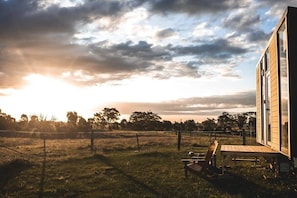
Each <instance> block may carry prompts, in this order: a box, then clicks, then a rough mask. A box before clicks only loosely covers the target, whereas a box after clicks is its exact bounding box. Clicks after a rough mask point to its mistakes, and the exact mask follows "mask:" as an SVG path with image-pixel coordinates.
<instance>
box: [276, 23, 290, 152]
mask: <svg viewBox="0 0 297 198" xmlns="http://www.w3.org/2000/svg"><path fill="white" fill-rule="evenodd" d="M278 58H279V60H278V62H279V74H280V82H279V83H280V101H281V102H280V116H281V119H280V120H281V127H280V129H281V134H280V138H281V151H282V152H284V153H288V134H289V128H288V120H289V111H288V105H289V104H288V98H289V91H288V63H287V34H286V24H285V23H283V24H282V26H281V27H280V29H279V31H278Z"/></svg>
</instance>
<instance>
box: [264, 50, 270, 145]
mask: <svg viewBox="0 0 297 198" xmlns="http://www.w3.org/2000/svg"><path fill="white" fill-rule="evenodd" d="M265 69H266V71H265V81H266V89H265V91H266V93H265V95H266V104H265V107H266V112H265V113H266V132H267V137H266V138H267V141H268V142H267V143H268V144H269V142H271V87H270V86H271V83H270V54H269V50H267V51H266V53H265Z"/></svg>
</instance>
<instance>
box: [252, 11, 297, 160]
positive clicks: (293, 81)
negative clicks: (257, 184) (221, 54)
mask: <svg viewBox="0 0 297 198" xmlns="http://www.w3.org/2000/svg"><path fill="white" fill-rule="evenodd" d="M283 23H286V27H287V42H288V43H287V60H288V74H289V76H288V77H289V101H288V102H289V115H290V116H289V134H288V138H289V144H288V150H289V152H288V153H284V154H285V155H287V157H288V158H289V159H292V158H296V157H297V99H296V98H294V96H296V94H297V93H295V92H297V77H296V75H297V25H296V24H297V8H293V7H288V8H287V10H286V11H285V12H284V14H283V16H282V18H281V20H280V21H279V24H278V25H277V26H276V28H275V30H274V32H273V34H272V35H271V38H270V40H269V42H268V45H267V47H266V49H265V50H264V52H263V55H262V56H261V58H260V60H259V63H258V65H257V68H256V93H257V96H256V105H257V118H256V121H257V129H256V136H257V137H256V141H257V142H258V143H260V144H263V145H266V146H269V147H271V148H272V149H273V150H276V151H279V152H281V138H280V137H281V134H280V133H281V132H280V131H281V129H280V127H281V123H280V122H281V120H280V105H281V104H280V84H279V82H280V78H279V75H280V71H279V62H278V60H279V58H278V43H277V42H278V38H277V36H278V35H277V33H278V30H279V28H280V27H281V25H282V24H283ZM267 50H269V54H270V86H271V87H270V88H271V89H270V90H271V141H270V142H267V143H266V142H265V141H263V137H262V131H261V129H262V126H261V125H262V120H261V119H263V114H264V112H262V98H261V97H262V93H261V86H262V82H261V81H262V77H261V73H262V72H261V61H262V60H263V58H264V57H265V52H266V51H267ZM296 159H297V158H296Z"/></svg>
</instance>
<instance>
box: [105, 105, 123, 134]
mask: <svg viewBox="0 0 297 198" xmlns="http://www.w3.org/2000/svg"><path fill="white" fill-rule="evenodd" d="M102 112H103V113H102V116H103V117H104V119H105V120H106V121H107V123H108V125H109V129H110V130H111V124H112V123H114V122H116V121H117V120H118V119H119V117H120V115H121V114H120V112H119V111H118V110H117V109H116V108H104V109H103V110H102Z"/></svg>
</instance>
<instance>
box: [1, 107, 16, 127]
mask: <svg viewBox="0 0 297 198" xmlns="http://www.w3.org/2000/svg"><path fill="white" fill-rule="evenodd" d="M14 127H15V119H14V118H12V117H11V116H10V115H8V114H6V113H3V112H2V111H1V109H0V129H14Z"/></svg>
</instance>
